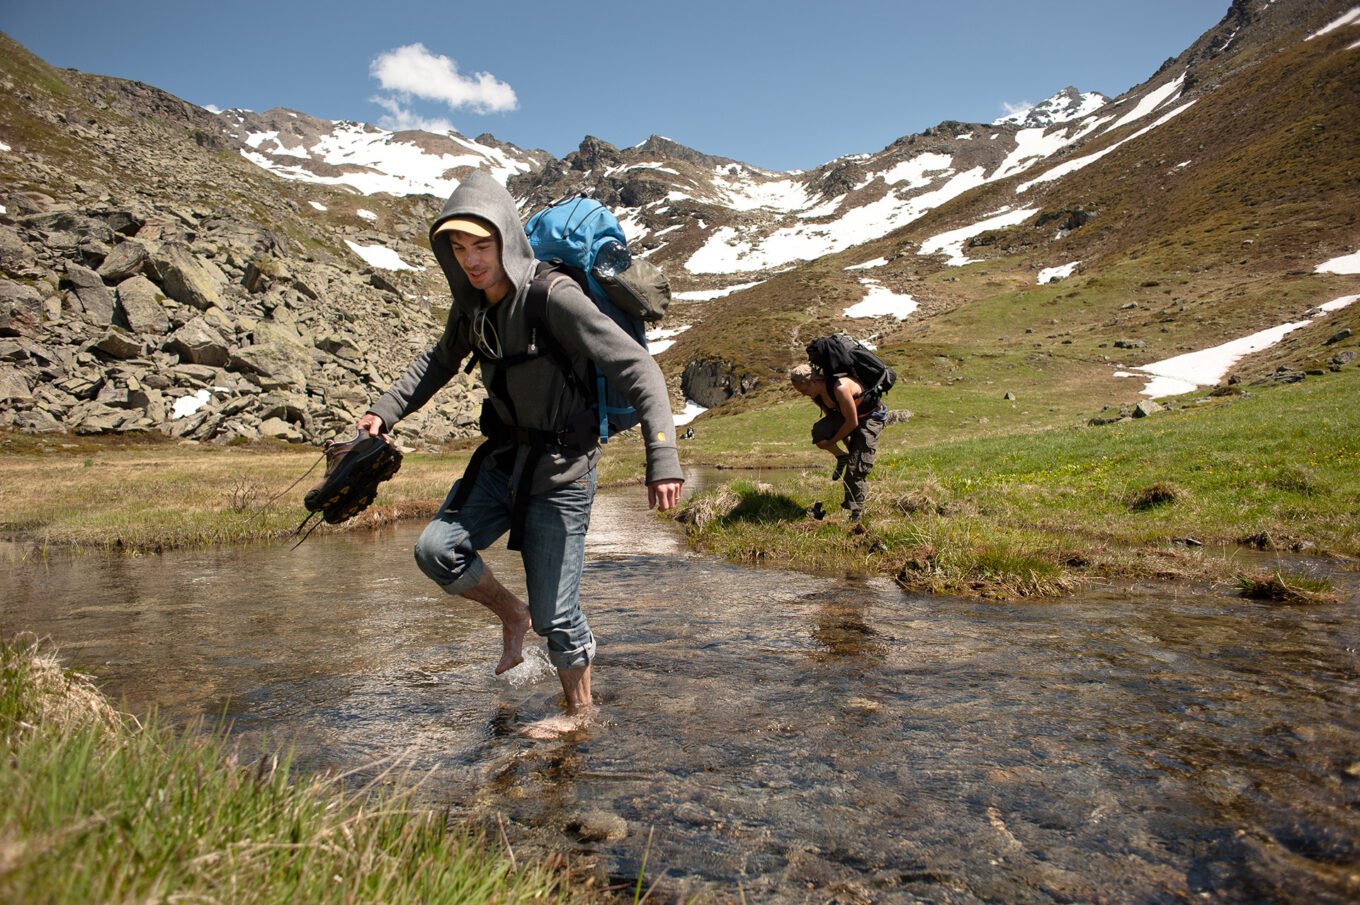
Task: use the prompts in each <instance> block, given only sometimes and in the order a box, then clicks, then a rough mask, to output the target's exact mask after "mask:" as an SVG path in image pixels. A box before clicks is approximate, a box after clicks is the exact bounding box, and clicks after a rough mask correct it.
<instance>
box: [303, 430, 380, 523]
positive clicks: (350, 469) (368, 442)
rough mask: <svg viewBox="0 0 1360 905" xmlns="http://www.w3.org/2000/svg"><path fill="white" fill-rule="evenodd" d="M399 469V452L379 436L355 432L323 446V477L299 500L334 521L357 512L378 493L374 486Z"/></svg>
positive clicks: (339, 520) (308, 509) (308, 508)
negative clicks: (346, 439) (324, 456)
mask: <svg viewBox="0 0 1360 905" xmlns="http://www.w3.org/2000/svg"><path fill="white" fill-rule="evenodd" d="M399 468H401V452H400V451H399V450H398V449H397V448H396V447H395V446H393V445H391V444H390V443H388V442H387V441H386V440H383V439H382V438H381V437H373V436H370V435H369V434H367V433H365V432H362V431H361V432H359V434H358V435H357V436H355V438H354V439H353V440H349V441H346V442H344V443H332V444H330V445H329V446H327V447H326V477H325V478H324V479H323V480H322V481H321V483H320V484H318V485H316V486H315V487H313V488H312V489H311V490H309V491H307V495H306V496H304V497H303V498H302V503H303V505H304V506H306V507H307V511H309V512H321V513H323V514H324V516H325V519H326V521H328V522H330V523H332V524H336V523H338V522H343V521H345V520H346V519H349V518H352V517H353V516H355V515H358V514H359V513H360V512H362V511H363V510H364V509H366V508H367V507H368V506H369V504H371V503H372V502H373V500H374V499H375V498H376V497H377V495H378V485H379V484H381V483H382V482H383V481H386V480H387V479H389V478H391V477H392V476H393V475H395V474H396V473H397V470H398V469H399Z"/></svg>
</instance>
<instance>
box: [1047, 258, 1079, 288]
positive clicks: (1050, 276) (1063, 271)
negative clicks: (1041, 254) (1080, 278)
mask: <svg viewBox="0 0 1360 905" xmlns="http://www.w3.org/2000/svg"><path fill="white" fill-rule="evenodd" d="M1080 263H1081V262H1080V261H1073V262H1072V263H1071V264H1063V265H1061V266H1059V267H1045V268H1044V269H1043V270H1041V271H1039V280H1038V283H1039V285H1040V286H1042V285H1044V284H1045V283H1056V282H1058V281H1059V280H1065V279H1067V278H1068V277H1070V276H1071V275H1072V271H1074V270H1076V269H1077V265H1078V264H1080Z"/></svg>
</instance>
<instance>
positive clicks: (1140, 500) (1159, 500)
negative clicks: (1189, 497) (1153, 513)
mask: <svg viewBox="0 0 1360 905" xmlns="http://www.w3.org/2000/svg"><path fill="white" fill-rule="evenodd" d="M1184 496H1185V492H1184V491H1182V490H1181V489H1180V488H1179V487H1177V486H1176V485H1175V484H1172V483H1171V482H1170V481H1155V482H1153V483H1151V484H1149V485H1148V486H1146V487H1144V488H1143V489H1142V490H1136V491H1134V492H1133V493H1131V494H1129V496H1128V499H1127V500H1126V502H1127V504H1128V507H1129V508H1130V509H1132V510H1134V511H1135V512H1145V511H1147V510H1148V509H1156V508H1157V507H1159V506H1170V505H1172V504H1173V503H1177V502H1179V501H1180V500H1181V499H1182V498H1183V497H1184Z"/></svg>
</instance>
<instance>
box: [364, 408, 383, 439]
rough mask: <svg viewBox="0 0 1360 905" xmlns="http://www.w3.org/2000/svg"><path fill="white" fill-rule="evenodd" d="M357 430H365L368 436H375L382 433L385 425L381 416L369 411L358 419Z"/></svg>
mask: <svg viewBox="0 0 1360 905" xmlns="http://www.w3.org/2000/svg"><path fill="white" fill-rule="evenodd" d="M359 430H361V431H364V432H366V433H367V434H368V435H369V436H370V437H377V436H379V435H380V434H382V433H383V431H384V430H385V426H384V425H383V420H382V419H381V418H379V417H378V416H377V415H375V414H373V413H372V412H369V413H368V414H367V415H364V417H362V418H360V419H359Z"/></svg>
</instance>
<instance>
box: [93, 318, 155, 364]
mask: <svg viewBox="0 0 1360 905" xmlns="http://www.w3.org/2000/svg"><path fill="white" fill-rule="evenodd" d="M90 348H91V349H96V350H98V351H100V352H103V353H104V354H105V355H107V356H109V357H110V358H117V359H126V358H136V357H137V356H138V355H141V354H142V353H143V352H145V351H146V347H145V346H144V345H143V343H142V341H141V340H140V339H138V338H137V337H136V336H135V335H134V334H131V333H129V332H127V331H126V330H124V329H123V328H121V327H118V326H111V327H109V328H108V329H107V330H105V331H104V335H103V336H100V337H99V338H98V339H97V340H95V341H94V342H93V343H91V344H90Z"/></svg>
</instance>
